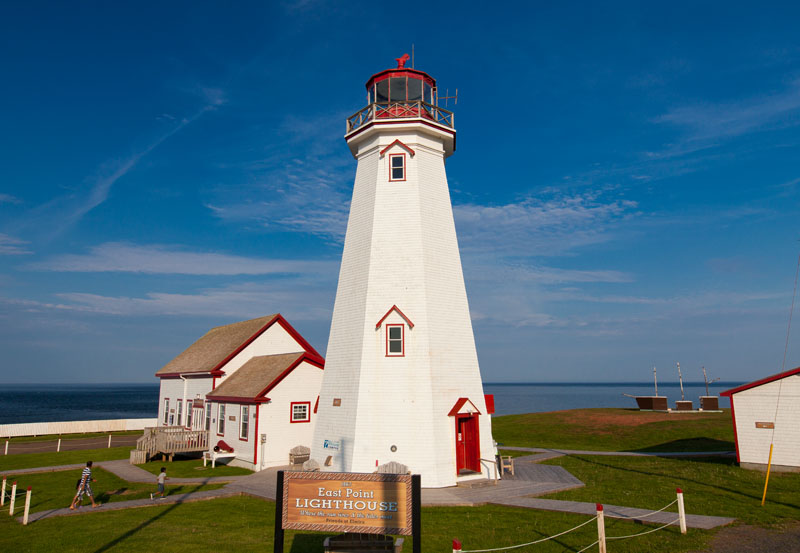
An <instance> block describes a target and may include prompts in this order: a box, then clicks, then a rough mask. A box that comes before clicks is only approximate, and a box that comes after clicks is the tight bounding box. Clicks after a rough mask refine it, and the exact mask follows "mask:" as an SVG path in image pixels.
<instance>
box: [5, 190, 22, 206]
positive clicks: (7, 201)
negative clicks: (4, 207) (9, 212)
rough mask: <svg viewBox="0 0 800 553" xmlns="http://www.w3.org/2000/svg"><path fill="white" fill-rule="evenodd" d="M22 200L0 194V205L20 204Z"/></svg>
mask: <svg viewBox="0 0 800 553" xmlns="http://www.w3.org/2000/svg"><path fill="white" fill-rule="evenodd" d="M20 203H22V200H20V199H19V198H17V197H15V196H12V195H11V194H3V193H2V192H0V204H20Z"/></svg>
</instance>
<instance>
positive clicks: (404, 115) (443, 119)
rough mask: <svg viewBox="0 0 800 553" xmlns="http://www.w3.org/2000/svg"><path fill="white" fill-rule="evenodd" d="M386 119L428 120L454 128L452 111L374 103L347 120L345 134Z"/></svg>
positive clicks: (421, 104) (420, 105)
mask: <svg viewBox="0 0 800 553" xmlns="http://www.w3.org/2000/svg"><path fill="white" fill-rule="evenodd" d="M386 119H428V120H429V121H433V122H434V123H438V124H440V125H444V126H445V127H449V128H451V129H452V128H454V127H455V116H454V115H453V112H452V111H448V110H446V109H444V108H440V107H439V106H435V105H433V104H429V103H427V102H423V101H416V102H385V103H382V102H375V103H372V104H370V105H368V106H367V107H365V108H364V109H362V110H360V111H358V112H357V113H354V114H353V115H351V116H350V117H348V118H347V132H348V133H350V132H352V131H354V130H356V129H358V128H360V127H362V126H364V125H366V124H367V123H369V122H372V121H382V120H386Z"/></svg>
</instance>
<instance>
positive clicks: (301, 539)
mask: <svg viewBox="0 0 800 553" xmlns="http://www.w3.org/2000/svg"><path fill="white" fill-rule="evenodd" d="M323 541H325V534H295V535H294V537H293V538H292V548H291V549H290V550H289V553H321V552H322V551H323V547H322V542H323Z"/></svg>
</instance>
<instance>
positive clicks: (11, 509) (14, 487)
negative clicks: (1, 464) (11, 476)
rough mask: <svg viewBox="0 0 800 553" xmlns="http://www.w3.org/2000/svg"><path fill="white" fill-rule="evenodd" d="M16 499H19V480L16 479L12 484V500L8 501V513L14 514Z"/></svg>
mask: <svg viewBox="0 0 800 553" xmlns="http://www.w3.org/2000/svg"><path fill="white" fill-rule="evenodd" d="M15 499H17V482H16V481H14V483H13V484H11V501H9V502H8V504H9V508H8V514H9V515H13V514H14V500H15Z"/></svg>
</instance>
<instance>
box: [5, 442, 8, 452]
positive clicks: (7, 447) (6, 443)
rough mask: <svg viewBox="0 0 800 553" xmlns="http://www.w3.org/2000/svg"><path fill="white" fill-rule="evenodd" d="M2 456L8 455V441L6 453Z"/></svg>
mask: <svg viewBox="0 0 800 553" xmlns="http://www.w3.org/2000/svg"><path fill="white" fill-rule="evenodd" d="M4 455H8V440H6V452H5V453H4Z"/></svg>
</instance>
